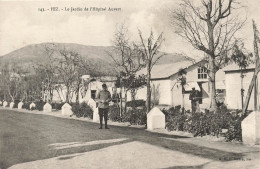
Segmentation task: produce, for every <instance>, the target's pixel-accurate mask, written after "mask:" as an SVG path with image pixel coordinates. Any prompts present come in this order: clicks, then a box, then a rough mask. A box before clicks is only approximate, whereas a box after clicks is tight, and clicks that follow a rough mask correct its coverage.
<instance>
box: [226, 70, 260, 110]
mask: <svg viewBox="0 0 260 169" xmlns="http://www.w3.org/2000/svg"><path fill="white" fill-rule="evenodd" d="M253 73H254V72H253V71H250V72H247V73H246V76H245V77H244V78H243V88H244V90H245V92H244V101H245V98H246V95H247V90H248V88H249V85H250V82H251V79H252V77H253ZM225 81H226V103H227V106H228V108H230V109H242V102H241V78H240V72H239V71H236V72H234V71H233V72H226V77H225ZM259 84H260V78H258V89H260V88H259V87H260V86H259ZM259 96H260V93H259V92H258V100H259V99H260V97H259ZM258 102H259V101H258ZM253 109H254V89H253V92H252V95H251V98H250V102H249V105H248V110H253Z"/></svg>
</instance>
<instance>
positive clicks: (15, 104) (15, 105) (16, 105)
mask: <svg viewBox="0 0 260 169" xmlns="http://www.w3.org/2000/svg"><path fill="white" fill-rule="evenodd" d="M19 102H20V101H19V100H15V101H14V108H18V103H19Z"/></svg>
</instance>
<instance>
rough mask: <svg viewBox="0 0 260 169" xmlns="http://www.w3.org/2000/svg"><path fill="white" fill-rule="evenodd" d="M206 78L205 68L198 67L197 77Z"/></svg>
mask: <svg viewBox="0 0 260 169" xmlns="http://www.w3.org/2000/svg"><path fill="white" fill-rule="evenodd" d="M207 78H208V72H207V68H205V67H199V68H198V79H207Z"/></svg>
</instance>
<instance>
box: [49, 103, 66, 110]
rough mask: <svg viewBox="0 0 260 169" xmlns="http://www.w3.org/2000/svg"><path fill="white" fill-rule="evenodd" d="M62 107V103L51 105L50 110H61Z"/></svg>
mask: <svg viewBox="0 0 260 169" xmlns="http://www.w3.org/2000/svg"><path fill="white" fill-rule="evenodd" d="M63 105H64V103H52V104H51V106H52V109H55V110H61V108H62V106H63Z"/></svg>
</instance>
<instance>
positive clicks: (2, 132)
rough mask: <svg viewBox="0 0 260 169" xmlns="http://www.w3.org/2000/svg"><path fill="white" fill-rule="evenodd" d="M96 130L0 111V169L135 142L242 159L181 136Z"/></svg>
mask: <svg viewBox="0 0 260 169" xmlns="http://www.w3.org/2000/svg"><path fill="white" fill-rule="evenodd" d="M98 127H99V126H98V124H97V123H92V122H85V121H78V120H73V119H62V118H58V117H52V116H45V115H39V114H28V113H21V112H16V111H12V110H3V109H0V168H1V169H5V168H8V167H10V166H13V165H15V164H20V163H24V162H29V161H35V160H41V159H49V158H52V157H58V156H61V155H69V154H75V153H83V152H90V151H94V150H100V149H103V148H106V147H110V146H112V145H122V144H125V143H131V142H135V141H138V142H142V143H147V144H149V145H155V146H158V147H163V148H166V149H168V150H174V151H179V152H182V153H185V154H190V155H194V156H198V157H201V158H207V159H210V160H214V161H229V160H234V159H241V158H243V154H242V153H232V152H226V151H222V150H217V149H213V148H208V147H203V146H198V145H194V144H190V143H185V142H183V141H178V139H183V138H184V137H181V136H174V135H171V136H170V135H165V134H159V133H151V132H147V131H145V130H144V129H136V128H130V127H118V126H110V129H109V130H105V129H103V130H99V129H98ZM125 138H127V139H125ZM113 139H119V141H116V142H103V143H102V144H93V145H88V146H79V147H77V146H74V147H73V146H71V147H68V148H63V149H53V148H51V147H50V145H52V144H56V143H73V142H77V143H78V142H83V143H86V142H93V141H100V140H113ZM187 139H189V138H187ZM140 151H141V150H140ZM187 168H189V167H187ZM190 168H192V166H190ZM199 168H200V167H199Z"/></svg>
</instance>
